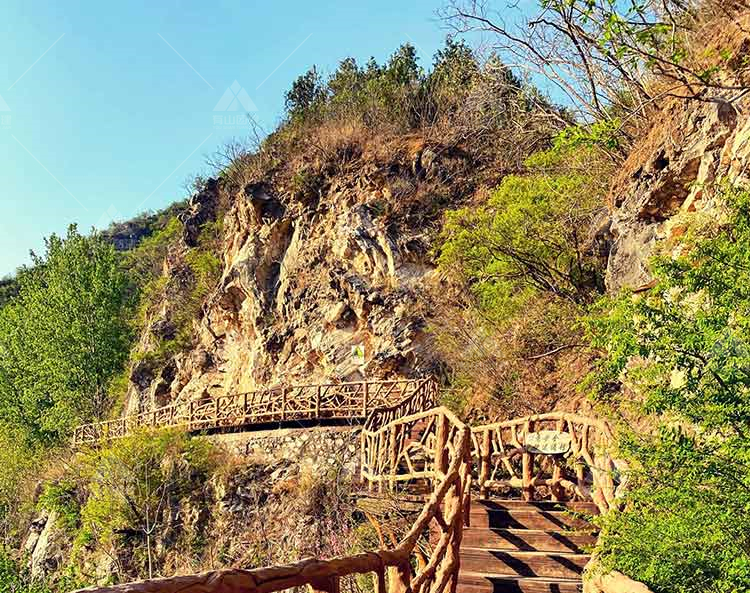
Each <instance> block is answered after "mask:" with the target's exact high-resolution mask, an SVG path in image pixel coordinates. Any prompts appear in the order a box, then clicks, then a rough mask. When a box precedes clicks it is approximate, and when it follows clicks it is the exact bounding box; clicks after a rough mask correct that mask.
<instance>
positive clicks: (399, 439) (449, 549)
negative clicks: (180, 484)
mask: <svg viewBox="0 0 750 593" xmlns="http://www.w3.org/2000/svg"><path fill="white" fill-rule="evenodd" d="M425 425H429V426H428V427H427V428H425V429H423V430H422V429H420V431H421V432H422V434H427V435H429V436H428V437H426V438H424V439H422V440H423V441H424V442H425V443H427V444H426V445H425V449H424V450H423V452H424V453H426V454H427V456H428V457H429V456H430V454H432V455H433V456H434V458H433V459H427V465H426V466H425V467H423V468H422V469H421V470H420V471H418V472H416V471H415V472H414V475H413V477H414V478H415V479H416V478H425V479H429V480H431V481H433V482H434V483H435V487H434V489H433V491H432V494H431V495H430V497H429V500H428V501H427V503H426V504H425V506H424V507H423V509H422V511H421V513H420V514H419V516H418V517H417V519H416V521H415V522H414V526H413V527H412V528H411V530H410V531H409V532H408V534H407V535H406V536H405V537H404V538H403V539H402V540H401V542H400V543H399V544H398V545H397V546H396V547H395V548H394V549H380V550H376V551H372V552H367V553H364V554H356V555H352V556H347V557H343V558H334V559H332V560H316V559H308V560H303V561H302V562H298V563H296V564H290V565H285V566H274V567H271V568H259V569H255V570H238V569H229V570H218V571H213V572H209V573H205V574H201V575H190V576H181V577H171V578H164V579H154V580H150V581H143V582H138V583H129V584H125V585H117V586H113V587H104V588H96V589H88V590H86V591H96V592H97V593H273V592H276V591H283V590H287V589H291V588H295V587H302V586H305V585H307V586H309V588H310V589H311V590H312V591H313V592H314V593H315V592H320V593H323V592H325V593H340V590H341V579H342V578H343V577H346V576H349V575H354V574H372V575H373V577H374V578H373V581H374V585H375V586H374V590H375V592H376V593H386V592H389V593H422V592H425V593H444V592H446V591H448V592H451V591H455V590H456V586H457V583H458V571H459V565H460V555H459V549H460V546H461V537H462V534H463V527H464V525H465V524H466V525H468V517H469V512H468V511H469V504H470V486H471V432H470V430H469V428H468V427H467V426H465V425H464V424H463V423H462V422H461V421H459V420H458V419H457V418H456V417H455V416H453V414H451V413H450V412H449V411H448V410H446V409H444V408H437V409H434V410H430V411H428V412H422V413H420V414H416V415H412V416H409V417H406V418H398V419H395V420H393V421H391V422H389V423H386V424H384V425H382V426H379V427H374V430H366V431H365V432H366V435H367V439H366V440H363V454H364V453H365V450H369V449H367V448H368V447H370V446H373V447H375V450H376V451H377V452H378V453H376V455H375V457H378V456H379V454H380V453H382V454H386V453H389V454H392V455H393V457H392V458H391V462H390V463H385V464H379V463H377V464H371V465H368V470H367V479H368V481H370V482H371V483H379V484H380V483H388V484H390V485H391V486H393V485H395V483H396V482H397V481H400V480H401V478H400V477H399V473H398V472H397V471H396V467H397V465H398V460H405V459H406V458H412V454H413V453H412V452H413V451H414V450H415V449H414V447H412V444H413V441H412V440H411V439H410V438H409V437H408V435H409V434H410V433H412V431H414V427H415V426H419V427H422V428H423V427H424V426H425ZM420 438H421V436H420ZM394 439H395V443H396V445H395V448H394V445H393V443H394ZM435 533H439V534H440V535H439V538H437V542H436V543H435V544H434V546H433V548H432V552H431V553H430V555H429V560H428V561H427V562H426V563H419V564H418V565H419V568H417V569H416V571H414V569H413V568H412V562H411V559H412V556H413V555H414V554H415V553H416V551H417V546H418V545H419V543H420V542H424V540H425V538H426V537H427V538H428V539H429V535H430V534H433V535H434V534H435ZM433 541H434V540H433Z"/></svg>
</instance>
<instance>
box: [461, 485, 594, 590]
mask: <svg viewBox="0 0 750 593" xmlns="http://www.w3.org/2000/svg"><path fill="white" fill-rule="evenodd" d="M570 512H580V513H586V514H594V513H596V512H597V509H596V505H595V504H594V503H588V502H574V503H552V502H523V501H520V500H490V501H474V502H473V503H472V506H471V527H470V528H467V529H465V530H464V534H463V540H462V542H461V572H460V575H459V581H458V593H576V592H578V591H581V589H582V581H581V573H582V572H583V568H584V566H585V565H586V563H587V562H588V560H589V556H588V555H587V554H586V553H585V552H584V549H583V548H584V546H588V545H592V544H594V542H595V541H596V536H595V535H594V533H593V531H592V528H591V526H590V525H589V524H588V523H587V522H586V521H584V520H582V519H580V518H578V517H575V516H572V515H571V514H570Z"/></svg>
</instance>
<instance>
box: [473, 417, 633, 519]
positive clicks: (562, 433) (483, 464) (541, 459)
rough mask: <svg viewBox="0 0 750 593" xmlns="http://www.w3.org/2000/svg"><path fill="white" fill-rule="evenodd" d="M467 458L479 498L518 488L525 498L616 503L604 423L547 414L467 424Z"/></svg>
mask: <svg viewBox="0 0 750 593" xmlns="http://www.w3.org/2000/svg"><path fill="white" fill-rule="evenodd" d="M471 438H472V458H473V459H474V465H475V468H476V473H477V474H478V475H477V476H476V481H477V483H478V486H479V493H480V497H482V498H486V497H487V496H489V495H490V494H491V493H493V492H494V493H500V494H505V495H507V494H508V493H509V492H510V491H513V490H520V491H521V493H522V495H523V498H524V499H525V500H537V499H539V498H549V499H550V500H552V501H563V500H593V501H594V502H595V503H596V505H597V507H599V510H600V512H602V513H604V512H607V511H608V510H610V509H611V508H613V507H614V506H615V505H616V500H615V486H616V484H615V479H614V476H616V475H617V470H618V465H619V466H620V469H622V468H623V467H624V466H623V465H622V463H621V462H619V461H617V460H615V459H614V458H613V457H612V453H611V452H612V447H613V442H614V441H613V438H612V431H611V429H610V427H609V426H608V425H607V423H606V422H604V421H602V420H597V419H593V418H588V417H585V416H579V415H576V414H569V413H566V412H550V413H548V414H538V415H534V416H527V417H525V418H517V419H515V420H508V421H505V422H497V423H495V424H487V425H485V426H477V427H472V429H471Z"/></svg>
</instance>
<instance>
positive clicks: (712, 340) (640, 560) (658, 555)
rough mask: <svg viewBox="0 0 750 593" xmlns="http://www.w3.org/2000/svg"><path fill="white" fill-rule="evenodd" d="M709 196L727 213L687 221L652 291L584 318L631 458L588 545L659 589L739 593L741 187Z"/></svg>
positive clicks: (747, 248)
mask: <svg viewBox="0 0 750 593" xmlns="http://www.w3.org/2000/svg"><path fill="white" fill-rule="evenodd" d="M720 193H721V197H722V198H723V200H724V201H725V202H726V207H727V213H726V216H725V219H724V220H721V219H719V220H716V219H713V220H709V221H702V222H700V220H699V221H696V222H694V224H693V227H692V228H693V230H692V232H691V233H690V234H689V235H688V236H687V237H686V238H684V239H683V242H682V246H681V255H679V256H677V257H670V256H664V257H662V258H660V259H658V260H657V261H656V262H655V264H654V272H655V274H656V278H657V279H658V284H657V285H656V286H655V287H654V288H653V289H652V290H651V291H650V292H648V293H647V294H645V295H643V296H638V297H631V296H630V295H624V296H622V297H620V298H618V299H616V300H614V301H605V302H603V303H602V304H601V309H602V310H601V313H600V316H599V317H595V318H594V319H595V320H594V321H593V322H592V329H593V334H592V335H593V340H594V344H595V345H596V346H598V347H599V348H601V349H602V350H603V351H604V353H605V356H604V357H603V359H602V361H601V363H600V365H599V372H598V374H597V375H596V378H597V380H598V386H599V389H598V393H599V397H600V398H601V399H603V400H604V401H605V402H607V403H608V404H610V405H612V404H614V405H615V406H616V409H618V410H620V411H621V413H622V414H623V418H624V421H623V426H622V432H623V433H624V436H623V440H622V448H623V452H624V453H626V455H627V457H628V458H630V459H631V462H632V463H633V465H634V467H633V471H632V472H631V474H630V480H631V482H632V485H631V488H630V491H629V493H628V494H627V497H626V506H625V508H624V510H623V511H621V512H614V513H612V514H611V515H609V516H605V517H603V518H602V519H601V525H602V535H601V539H600V543H599V553H600V557H601V559H602V561H603V562H604V563H605V565H606V566H607V567H611V568H617V569H619V570H622V571H623V572H625V573H627V574H629V575H631V576H633V577H635V578H637V579H639V580H642V581H644V582H646V583H647V584H649V585H650V586H652V587H653V588H654V590H655V591H657V592H662V591H664V592H667V591H681V592H682V591H684V592H688V591H689V592H696V593H697V592H699V591H725V592H727V593H728V592H730V591H735V592H737V591H750V546H749V545H748V533H750V522H748V517H749V516H750V515H748V509H750V494H749V493H750V470H748V467H750V465H749V463H750V446H748V434H750V396H749V394H750V347H749V346H748V344H750V315H749V314H750V272H749V270H750V191H748V190H747V189H745V188H738V187H728V186H727V187H724V188H722V190H721V192H720ZM639 416H641V417H643V418H644V419H642V420H640V421H635V422H633V418H634V417H635V418H637V417H639ZM625 419H628V420H629V421H628V420H625ZM636 427H638V428H636ZM646 427H649V430H643V429H644V428H646Z"/></svg>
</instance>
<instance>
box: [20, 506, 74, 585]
mask: <svg viewBox="0 0 750 593" xmlns="http://www.w3.org/2000/svg"><path fill="white" fill-rule="evenodd" d="M56 520H57V513H56V512H55V511H49V512H48V511H43V512H42V513H41V514H40V515H39V516H38V517H37V518H36V519H34V520H33V521H32V522H31V525H30V526H29V531H28V535H27V537H26V541H25V542H24V546H23V549H24V553H25V554H27V555H28V557H29V567H30V569H31V576H32V577H33V578H35V579H38V578H44V577H46V576H48V575H51V574H54V573H55V571H56V570H58V569H59V568H61V567H62V566H63V560H64V554H63V552H64V550H65V549H66V548H67V547H68V546H69V541H68V539H69V538H68V537H67V536H66V534H65V533H64V532H63V531H62V530H61V529H60V528H59V527H58V526H57V525H56Z"/></svg>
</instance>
